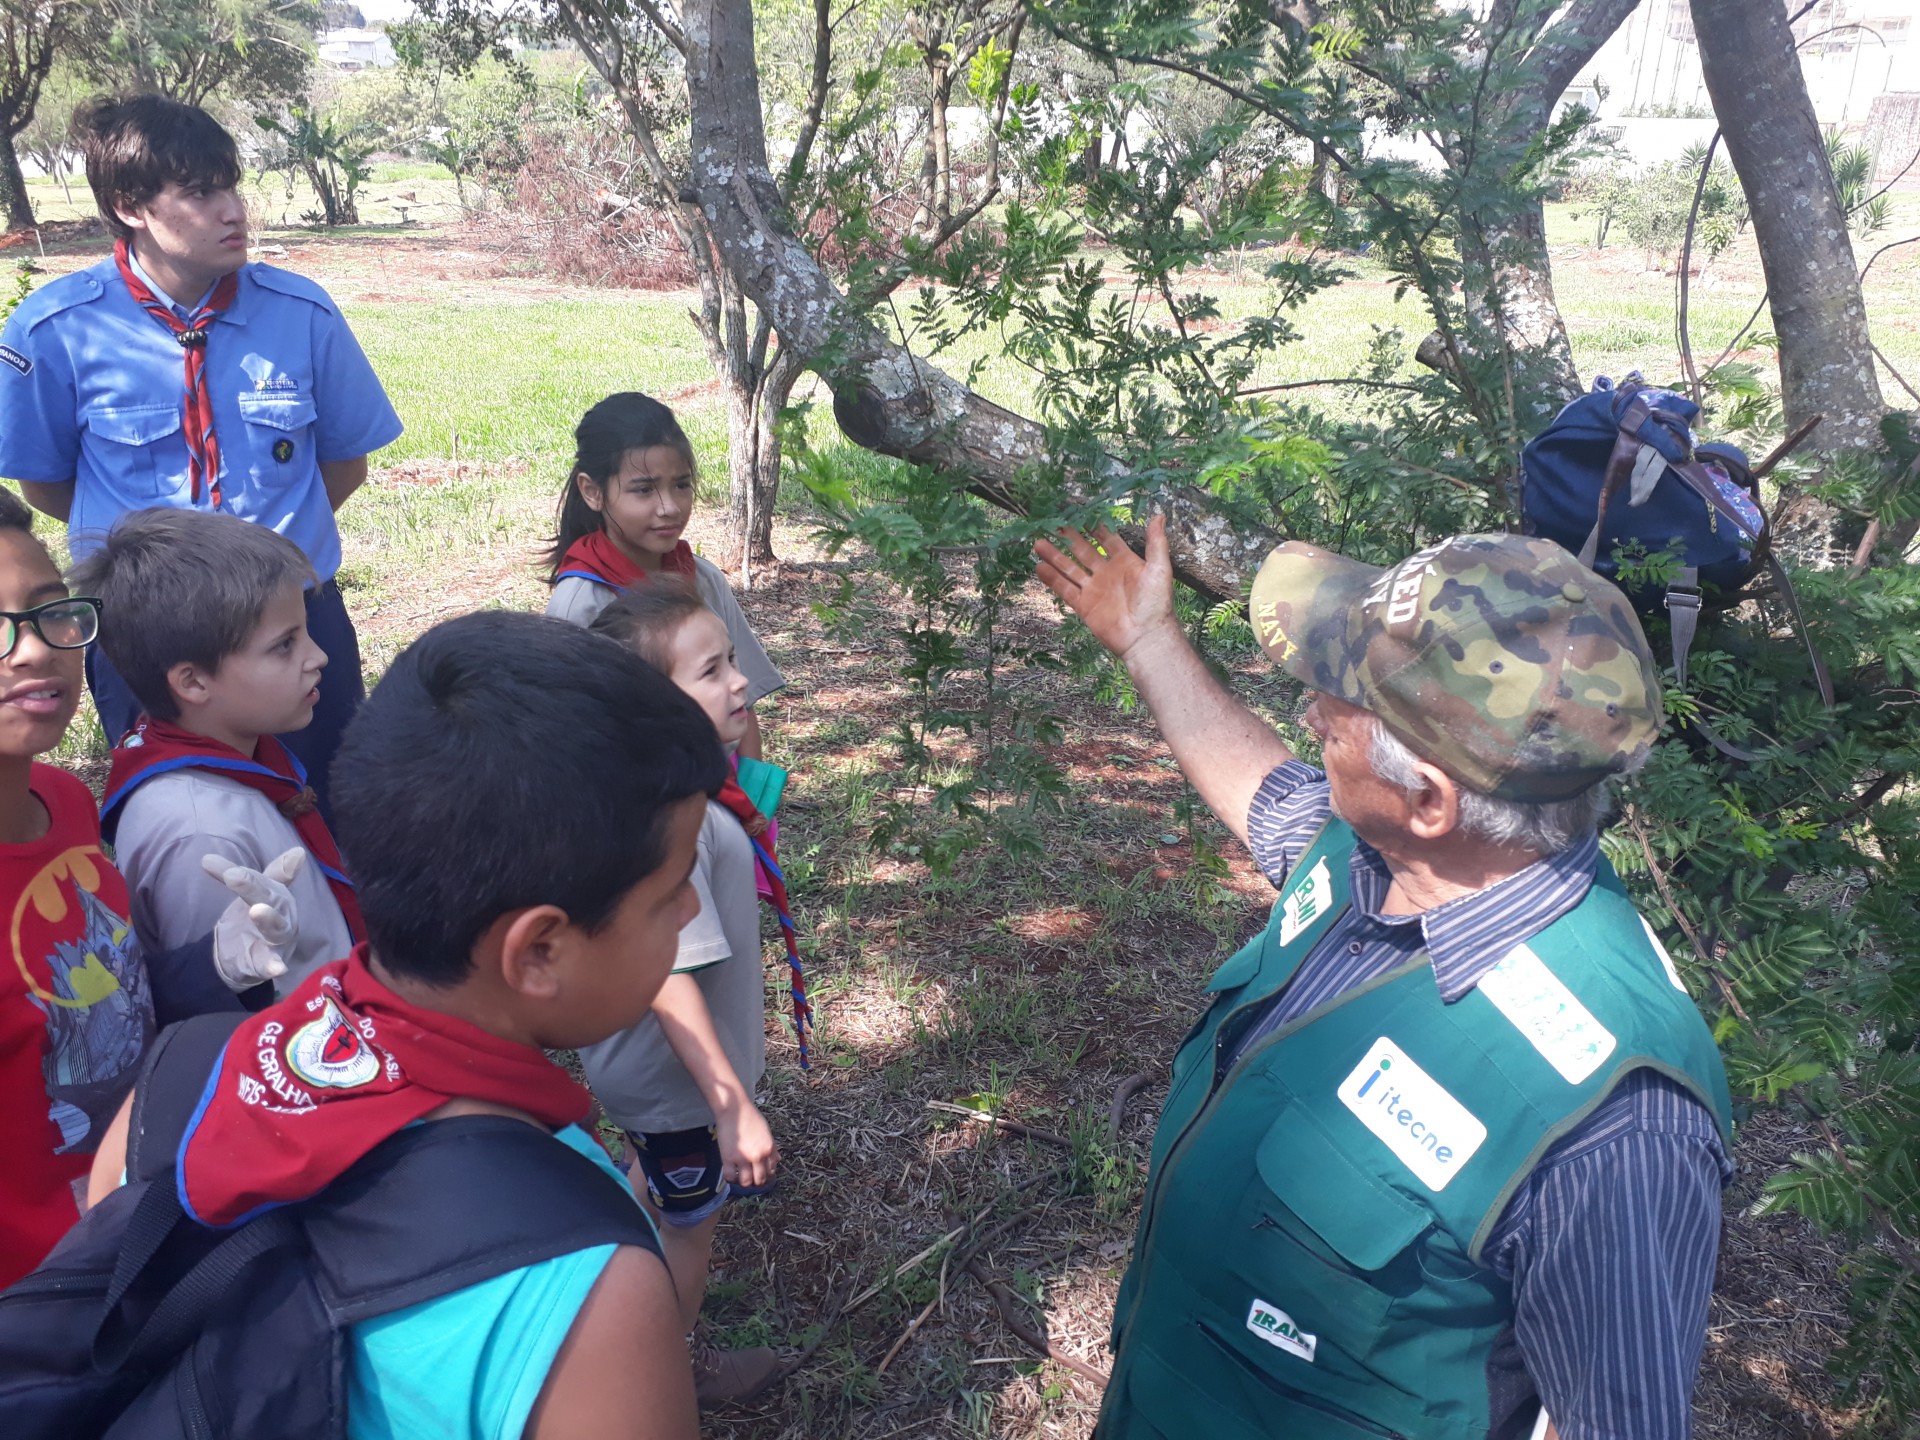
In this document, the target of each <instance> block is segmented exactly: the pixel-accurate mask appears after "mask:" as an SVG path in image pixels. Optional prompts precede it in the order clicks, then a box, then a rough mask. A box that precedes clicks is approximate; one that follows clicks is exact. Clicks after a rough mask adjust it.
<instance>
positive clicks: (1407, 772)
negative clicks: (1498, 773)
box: [1367, 717, 1612, 855]
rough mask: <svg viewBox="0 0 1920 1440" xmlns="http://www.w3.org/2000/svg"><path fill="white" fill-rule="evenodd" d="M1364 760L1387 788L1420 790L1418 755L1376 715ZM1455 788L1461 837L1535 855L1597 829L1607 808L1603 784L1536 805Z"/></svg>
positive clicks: (1607, 796) (1559, 848)
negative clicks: (1566, 797)
mask: <svg viewBox="0 0 1920 1440" xmlns="http://www.w3.org/2000/svg"><path fill="white" fill-rule="evenodd" d="M1367 759H1368V760H1369V761H1370V762H1371V763H1372V765H1373V773H1374V774H1375V775H1377V776H1379V777H1380V778H1381V779H1382V780H1384V781H1386V783H1387V784H1389V785H1392V786H1394V787H1396V788H1397V789H1400V790H1404V791H1406V792H1407V793H1408V794H1412V793H1414V792H1415V791H1417V790H1420V789H1422V788H1424V785H1425V782H1424V781H1422V780H1421V778H1420V772H1419V770H1418V769H1416V768H1415V767H1416V766H1417V765H1418V764H1419V763H1420V757H1419V756H1417V755H1415V754H1414V753H1413V751H1411V750H1409V749H1408V748H1407V747H1406V745H1405V744H1403V743H1402V742H1401V740H1400V738H1399V737H1398V736H1397V735H1395V734H1393V733H1392V732H1391V731H1389V730H1388V729H1387V727H1386V726H1384V725H1382V724H1381V723H1380V721H1379V719H1378V718H1377V717H1376V718H1375V719H1374V722H1373V741H1372V744H1371V745H1370V746H1369V747H1368V750H1367ZM1455 784H1456V791H1457V793H1458V795H1459V797H1460V829H1461V830H1462V831H1463V832H1464V833H1466V834H1468V835H1471V836H1473V837H1474V838H1475V839H1478V840H1484V841H1486V842H1488V843H1489V844H1492V845H1516V846H1518V847H1520V848H1521V849H1523V850H1531V851H1533V852H1534V853H1536V854H1539V855H1555V854H1558V853H1559V852H1560V851H1562V850H1564V849H1566V848H1567V846H1569V845H1571V844H1573V842H1574V841H1576V840H1578V839H1580V838H1581V837H1582V836H1585V835H1587V834H1590V833H1591V832H1592V831H1594V830H1596V829H1598V828H1599V825H1600V822H1601V821H1602V820H1603V819H1605V818H1606V814H1607V810H1608V808H1609V807H1610V805H1611V804H1612V796H1611V795H1610V794H1609V793H1608V783H1607V781H1605V780H1601V781H1599V782H1597V783H1596V784H1594V785H1593V786H1592V787H1590V788H1589V789H1586V790H1583V791H1582V792H1581V793H1580V794H1578V795H1575V796H1574V797H1573V798H1572V799H1570V800H1547V801H1542V802H1540V803H1538V804H1529V803H1527V802H1526V801H1521V800H1496V799H1494V798H1493V797H1492V796H1490V795H1481V794H1479V793H1477V792H1476V791H1472V790H1469V789H1467V787H1466V786H1464V785H1460V784H1458V782H1455Z"/></svg>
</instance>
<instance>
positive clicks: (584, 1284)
mask: <svg viewBox="0 0 1920 1440" xmlns="http://www.w3.org/2000/svg"><path fill="white" fill-rule="evenodd" d="M554 1138H555V1139H556V1140H559V1141H560V1142H561V1143H562V1144H565V1145H569V1146H571V1147H572V1148H573V1149H575V1150H577V1151H579V1152H580V1153H581V1154H582V1155H585V1156H586V1157H587V1158H588V1159H590V1160H592V1161H594V1162H595V1163H596V1164H598V1165H599V1166H600V1167H601V1168H602V1169H603V1170H605V1171H606V1172H607V1173H608V1174H609V1175H611V1176H613V1177H614V1178H615V1179H616V1180H618V1181H620V1183H621V1184H623V1185H624V1184H625V1183H626V1177H625V1176H624V1175H622V1174H621V1173H620V1172H619V1171H618V1170H616V1169H615V1168H614V1167H613V1164H612V1162H610V1161H609V1160H608V1159H607V1156H606V1152H605V1151H603V1150H602V1149H601V1148H600V1147H599V1146H598V1145H596V1144H595V1143H594V1142H593V1139H592V1137H591V1136H589V1135H588V1134H587V1133H586V1132H585V1131H584V1130H581V1129H580V1128H579V1127H578V1126H574V1125H569V1126H568V1127H567V1128H566V1129H564V1130H562V1131H560V1132H559V1133H558V1134H557V1135H555V1137H554ZM637 1203H638V1202H636V1205H637ZM642 1213H643V1214H644V1213H645V1212H644V1211H642ZM614 1249H615V1247H614V1246H612V1245H595V1246H593V1247H591V1248H590V1249H586V1250H576V1251H574V1252H573V1253H571V1254H568V1255H560V1256H556V1257H555V1258H554V1259H551V1260H544V1261H542V1262H541V1263H540V1264H538V1265H528V1266H526V1267H524V1268H523V1269H519V1270H510V1271H508V1272H507V1273H506V1274H504V1275H496V1276H495V1277H494V1278H493V1279H491V1280H487V1281H483V1282H482V1283H481V1284H478V1285H470V1286H468V1287H467V1288H466V1289H465V1290H456V1291H454V1292H453V1293H452V1294H451V1295H442V1296H440V1297H439V1298H438V1299H434V1300H428V1301H425V1302H423V1303H422V1304H419V1305H411V1306H408V1307H407V1308H406V1309H405V1310H395V1311H394V1312H392V1313H391V1314H388V1315H382V1316H380V1317H379V1318H378V1319H374V1320H368V1321H366V1322H365V1323H363V1324H359V1325H355V1326H352V1327H351V1328H350V1329H349V1331H348V1339H349V1351H348V1356H347V1437H348V1440H418V1437H420V1436H424V1435H431V1436H435V1437H437V1440H519V1437H520V1433H521V1432H522V1431H523V1430H525V1429H526V1425H527V1416H528V1415H529V1414H530V1413H532V1410H533V1403H534V1401H535V1400H537V1399H539V1398H540V1387H541V1386H543V1385H544V1384H546V1381H547V1371H548V1370H549V1369H551V1368H552V1366H553V1357H554V1356H555V1355H557V1354H559V1353H560V1345H561V1342H562V1341H564V1340H565V1339H566V1338H567V1331H568V1330H570V1329H571V1328H572V1327H573V1317H574V1316H575V1315H577V1314H578V1313H579V1311H580V1307H581V1306H582V1305H583V1304H585V1303H586V1299H587V1293H588V1292H589V1291H591V1290H592V1289H593V1285H594V1282H595V1281H596V1280H598V1279H599V1278H600V1272H601V1270H603V1269H604V1268H606V1264H607V1261H609V1260H611V1259H612V1258H613V1252H614Z"/></svg>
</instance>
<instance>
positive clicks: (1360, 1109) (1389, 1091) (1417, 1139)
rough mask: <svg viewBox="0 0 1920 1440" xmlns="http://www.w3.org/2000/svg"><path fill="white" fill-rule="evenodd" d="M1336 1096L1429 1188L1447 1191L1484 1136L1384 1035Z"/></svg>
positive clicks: (1469, 1116) (1461, 1108)
mask: <svg viewBox="0 0 1920 1440" xmlns="http://www.w3.org/2000/svg"><path fill="white" fill-rule="evenodd" d="M1337 1093H1338V1095H1339V1097H1340V1103H1341V1104H1342V1105H1345V1106H1346V1107H1347V1109H1349V1110H1351V1111H1352V1112H1353V1113H1354V1114H1355V1115H1356V1116H1358V1117H1359V1120H1360V1123H1361V1124H1362V1125H1364V1126H1366V1127H1367V1129H1369V1130H1371V1131H1372V1132H1373V1133H1374V1135H1375V1136H1376V1137H1377V1138H1378V1139H1379V1140H1380V1141H1382V1142H1383V1143H1384V1144H1385V1145H1386V1147H1387V1148H1388V1149H1389V1150H1391V1151H1392V1152H1393V1153H1394V1157H1395V1158H1396V1159H1397V1160H1399V1162H1400V1163H1401V1164H1402V1165H1405V1166H1406V1167H1407V1169H1409V1170H1411V1171H1412V1172H1413V1173H1414V1175H1415V1176H1416V1177H1417V1178H1418V1179H1419V1181H1420V1183H1421V1184H1422V1185H1425V1186H1426V1187H1427V1188H1428V1189H1429V1190H1436V1191H1437V1190H1444V1189H1446V1188H1447V1183H1448V1182H1449V1181H1451V1180H1452V1179H1453V1177H1454V1176H1455V1175H1457V1174H1459V1173H1460V1168H1461V1167H1462V1166H1463V1165H1465V1164H1466V1163H1467V1161H1468V1160H1470V1159H1472V1158H1473V1152H1474V1151H1476V1150H1478V1149H1479V1148H1480V1146H1481V1143H1482V1142H1483V1141H1485V1140H1486V1138H1487V1127H1486V1126H1485V1125H1482V1124H1481V1123H1480V1121H1479V1119H1478V1117H1476V1116H1475V1115H1474V1114H1473V1112H1472V1111H1470V1110H1468V1109H1467V1107H1466V1106H1464V1105H1462V1104H1461V1103H1460V1102H1459V1101H1458V1100H1456V1099H1454V1098H1453V1096H1451V1095H1449V1094H1448V1093H1447V1092H1446V1091H1445V1090H1444V1089H1443V1088H1442V1087H1441V1086H1440V1084H1439V1082H1438V1081H1436V1080H1435V1079H1434V1078H1433V1077H1432V1076H1431V1075H1429V1074H1427V1072H1426V1071H1424V1070H1422V1069H1421V1068H1420V1067H1419V1066H1418V1065H1416V1064H1414V1063H1413V1061H1412V1060H1410V1059H1408V1058H1407V1052H1406V1051H1404V1050H1402V1049H1401V1048H1400V1047H1399V1046H1398V1045H1396V1044H1394V1043H1393V1041H1391V1040H1389V1039H1387V1037H1386V1036H1384V1035H1382V1036H1381V1037H1380V1038H1379V1039H1378V1040H1376V1041H1374V1042H1373V1048H1372V1049H1370V1050H1368V1051H1367V1054H1366V1058H1365V1059H1363V1060H1362V1061H1361V1062H1360V1063H1359V1064H1358V1065H1356V1066H1354V1067H1353V1073H1352V1074H1350V1075H1349V1076H1347V1078H1346V1079H1345V1080H1343V1081H1341V1082H1340V1089H1339V1090H1338V1092H1337Z"/></svg>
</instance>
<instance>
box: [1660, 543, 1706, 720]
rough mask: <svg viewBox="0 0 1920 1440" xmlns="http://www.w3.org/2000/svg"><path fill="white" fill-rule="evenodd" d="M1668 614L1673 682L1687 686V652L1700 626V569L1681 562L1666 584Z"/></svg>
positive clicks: (1680, 685)
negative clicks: (1671, 630)
mask: <svg viewBox="0 0 1920 1440" xmlns="http://www.w3.org/2000/svg"><path fill="white" fill-rule="evenodd" d="M1666 603H1667V614H1668V616H1670V617H1671V620H1672V626H1673V683H1674V684H1675V685H1676V686H1678V687H1679V688H1680V689H1682V690H1684V689H1686V688H1687V652H1688V651H1690V650H1692V649H1693V636H1694V632H1695V631H1696V630H1698V629H1699V628H1700V572H1699V571H1698V570H1696V569H1694V568H1693V566H1691V565H1684V566H1682V567H1681V568H1680V571H1679V573H1678V574H1676V575H1675V576H1674V577H1673V583H1672V584H1671V585H1669V586H1667V602H1666Z"/></svg>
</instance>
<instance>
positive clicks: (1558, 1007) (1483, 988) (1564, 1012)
mask: <svg viewBox="0 0 1920 1440" xmlns="http://www.w3.org/2000/svg"><path fill="white" fill-rule="evenodd" d="M1480 993H1481V994H1482V995H1484V996H1486V997H1487V999H1489V1000H1491V1001H1492V1002H1493V1006H1494V1009H1496V1010H1498V1011H1499V1012H1500V1013H1501V1014H1502V1015H1504V1016H1506V1017H1507V1019H1509V1020H1511V1021H1512V1022H1513V1028H1514V1029H1516V1030H1518V1031H1519V1032H1520V1033H1521V1034H1522V1035H1524V1036H1526V1037H1527V1039H1528V1041H1529V1042H1531V1043H1532V1045H1533V1048H1534V1049H1536V1050H1538V1051H1539V1052H1540V1053H1541V1054H1542V1055H1544V1056H1545V1057H1546V1060H1547V1063H1548V1064H1549V1065H1551V1066H1553V1068H1554V1069H1556V1070H1558V1071H1559V1072H1560V1078H1561V1079H1562V1080H1565V1081H1566V1082H1567V1083H1568V1084H1569V1085H1578V1084H1579V1083H1580V1082H1581V1081H1583V1080H1585V1079H1586V1078H1587V1077H1588V1076H1589V1075H1591V1074H1593V1072H1594V1071H1596V1070H1598V1069H1599V1068H1600V1065H1601V1062H1602V1061H1604V1060H1605V1059H1606V1058H1607V1057H1608V1056H1609V1055H1611V1054H1613V1050H1614V1046H1615V1045H1616V1044H1618V1043H1619V1042H1618V1041H1616V1040H1615V1039H1614V1038H1613V1032H1612V1031H1611V1030H1609V1029H1607V1027H1606V1026H1604V1025H1602V1024H1601V1023H1600V1022H1599V1021H1598V1020H1596V1019H1594V1018H1593V1012H1592V1011H1591V1010H1589V1009H1587V1007H1586V1006H1584V1005H1582V1004H1581V1003H1580V1000H1579V998H1578V997H1577V996H1576V995H1575V994H1574V993H1573V992H1572V991H1571V990H1569V989H1567V987H1566V986H1565V985H1563V984H1561V983H1560V977H1559V976H1558V975H1556V974H1554V973H1553V971H1551V970H1549V969H1548V968H1547V966H1546V962H1545V961H1543V960H1542V959H1541V958H1540V957H1539V956H1538V955H1536V954H1534V953H1533V948H1532V947H1531V946H1529V945H1516V946H1514V947H1513V949H1511V950H1509V951H1508V952H1507V954H1506V958H1505V959H1503V960H1502V961H1501V962H1500V963H1499V964H1498V965H1496V966H1494V967H1493V969H1491V970H1489V971H1488V972H1487V973H1486V974H1485V975H1483V976H1482V977H1481V979H1480Z"/></svg>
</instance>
